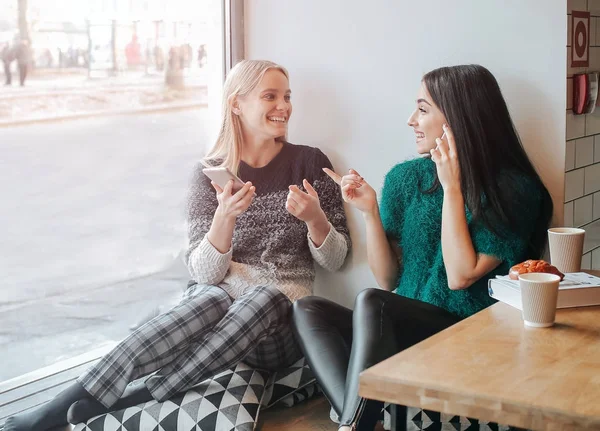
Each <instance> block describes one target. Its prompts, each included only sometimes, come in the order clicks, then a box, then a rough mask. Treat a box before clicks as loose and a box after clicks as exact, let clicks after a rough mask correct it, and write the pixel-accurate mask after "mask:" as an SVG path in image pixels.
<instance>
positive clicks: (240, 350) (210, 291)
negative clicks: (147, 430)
mask: <svg viewBox="0 0 600 431" xmlns="http://www.w3.org/2000/svg"><path fill="white" fill-rule="evenodd" d="M291 305H292V304H291V302H290V300H289V299H288V298H287V297H286V296H285V295H284V294H283V293H281V292H280V291H279V290H277V289H276V288H274V287H260V288H256V289H254V290H253V291H251V292H248V293H247V294H245V295H243V296H241V297H239V298H238V299H236V300H233V299H232V298H231V297H230V296H229V295H227V293H225V291H224V290H223V289H221V288H219V287H216V286H205V285H192V286H190V287H189V288H188V289H187V290H186V292H185V294H184V297H183V299H182V300H181V302H180V303H179V304H178V305H176V306H175V307H173V308H172V309H171V310H169V311H168V312H166V313H164V314H161V315H159V316H157V317H155V318H154V319H152V320H150V321H149V322H148V323H146V324H145V325H143V326H141V327H140V328H139V329H137V330H136V331H135V332H133V333H132V334H131V335H130V336H129V337H127V338H126V339H125V340H123V341H122V342H121V343H119V344H118V345H117V346H116V347H115V348H114V349H113V350H112V351H111V352H110V353H108V354H107V355H106V356H104V357H103V358H102V359H101V360H100V361H99V362H98V363H97V364H96V365H94V366H93V367H91V368H90V369H89V370H88V371H87V372H86V373H85V374H83V375H82V376H80V377H79V378H78V379H77V380H78V382H79V383H80V384H81V385H82V386H83V387H84V388H85V389H86V390H87V391H88V392H89V393H90V394H91V395H92V396H93V397H94V398H96V399H97V400H98V401H100V402H101V403H102V404H103V405H104V406H106V407H110V406H112V405H113V404H114V403H115V402H116V401H117V400H118V399H119V398H120V397H121V395H122V394H123V392H124V391H125V388H126V387H127V385H128V384H129V383H130V382H131V381H133V380H135V379H137V378H139V377H142V376H145V375H148V374H150V373H154V372H155V373H154V374H152V375H151V376H150V377H149V378H147V379H146V382H145V384H146V387H147V388H148V390H149V391H150V393H151V394H152V396H153V397H154V399H156V400H157V401H165V400H167V399H169V398H171V397H172V396H173V395H175V394H177V393H179V392H183V391H185V390H187V389H189V388H190V387H192V386H194V385H195V384H197V383H200V382H201V381H202V380H204V379H206V378H207V377H210V376H212V375H215V374H217V373H219V372H221V371H223V370H226V369H228V368H230V367H232V366H234V365H236V364H237V363H239V362H241V361H242V360H243V361H244V362H245V363H247V364H248V365H250V366H253V367H256V368H262V369H267V370H275V369H278V368H283V367H286V366H288V365H291V364H292V363H293V362H295V361H297V360H298V359H299V358H300V357H302V353H301V351H300V349H299V347H298V346H297V344H296V341H295V339H294V336H293V333H292V330H291V326H290V315H291Z"/></svg>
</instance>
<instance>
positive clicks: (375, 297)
mask: <svg viewBox="0 0 600 431" xmlns="http://www.w3.org/2000/svg"><path fill="white" fill-rule="evenodd" d="M385 292H386V291H383V290H381V289H375V288H369V289H364V290H361V291H360V292H358V295H356V299H355V300H354V309H355V310H357V309H358V308H361V307H372V306H380V305H381V303H382V301H383V300H384V299H383V296H384V295H383V293H385ZM387 293H389V292H387Z"/></svg>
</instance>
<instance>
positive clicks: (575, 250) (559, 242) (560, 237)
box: [548, 227, 585, 274]
mask: <svg viewBox="0 0 600 431" xmlns="http://www.w3.org/2000/svg"><path fill="white" fill-rule="evenodd" d="M584 239H585V230H583V229H578V228H575V227H555V228H551V229H548V244H549V246H550V263H551V264H552V265H554V266H555V267H557V268H558V270H559V271H560V272H562V273H565V274H566V273H567V272H579V271H581V256H582V254H583V240H584Z"/></svg>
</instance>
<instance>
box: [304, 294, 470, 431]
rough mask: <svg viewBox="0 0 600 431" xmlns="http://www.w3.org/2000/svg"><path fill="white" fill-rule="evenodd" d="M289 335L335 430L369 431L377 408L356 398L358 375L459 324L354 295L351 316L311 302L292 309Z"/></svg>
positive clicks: (387, 298) (415, 304)
mask: <svg viewBox="0 0 600 431" xmlns="http://www.w3.org/2000/svg"><path fill="white" fill-rule="evenodd" d="M293 320H294V330H295V331H296V337H297V339H298V342H299V343H300V347H301V348H302V350H303V351H304V354H305V356H306V359H307V361H308V363H309V365H310V367H311V368H312V370H313V371H314V373H315V375H316V377H317V380H318V382H319V383H320V385H321V387H322V388H323V391H324V392H325V395H326V396H327V398H328V399H329V402H330V403H331V405H332V406H333V408H334V410H335V411H336V413H337V414H338V415H339V416H340V426H343V425H353V424H354V425H356V429H357V430H359V431H372V430H373V428H374V427H375V424H376V423H377V420H378V419H379V418H380V414H381V409H382V407H383V404H382V403H380V402H377V401H373V400H366V399H363V398H360V397H359V396H358V376H359V374H360V372H361V371H363V370H365V369H366V368H369V367H370V366H372V365H375V364H377V363H378V362H381V361H383V360H384V359H387V358H389V357H390V356H392V355H394V354H396V353H398V352H400V351H402V350H404V349H406V348H408V347H410V346H412V345H414V344H416V343H418V342H420V341H423V340H424V339H426V338H428V337H430V336H431V335H433V334H436V333H438V332H440V331H442V330H443V329H446V328H447V327H449V326H452V325H454V324H455V323H457V322H458V321H459V320H460V319H459V318H458V317H456V316H454V315H453V314H451V313H449V312H448V311H446V310H444V309H442V308H439V307H436V306H433V305H430V304H427V303H425V302H421V301H415V300H412V299H408V298H405V297H403V296H400V295H397V294H395V293H393V292H388V291H385V290H379V289H366V290H363V291H362V292H360V293H359V294H358V296H357V297H356V302H355V304H354V312H353V311H352V310H350V309H348V308H345V307H342V306H341V305H338V304H336V303H335V302H332V301H329V300H327V299H324V298H320V297H317V296H309V297H305V298H302V299H301V300H299V301H297V302H296V303H295V304H294V313H293Z"/></svg>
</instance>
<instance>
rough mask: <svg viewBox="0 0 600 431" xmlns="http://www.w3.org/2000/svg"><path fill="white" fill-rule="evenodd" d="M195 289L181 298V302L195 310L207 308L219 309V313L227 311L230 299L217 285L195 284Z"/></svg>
mask: <svg viewBox="0 0 600 431" xmlns="http://www.w3.org/2000/svg"><path fill="white" fill-rule="evenodd" d="M194 287H195V288H196V290H195V291H194V292H191V293H190V294H189V295H187V298H184V299H183V301H182V302H183V303H187V304H188V306H191V307H192V308H194V309H195V310H196V311H197V312H199V313H200V312H202V311H205V310H208V309H212V310H219V311H220V312H221V314H224V313H226V312H227V309H228V308H229V306H230V305H231V303H232V299H231V297H230V296H229V294H228V293H227V292H225V291H224V290H223V289H221V288H220V287H218V286H210V285H204V286H200V285H196V286H194Z"/></svg>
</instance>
